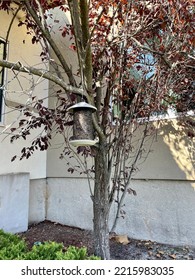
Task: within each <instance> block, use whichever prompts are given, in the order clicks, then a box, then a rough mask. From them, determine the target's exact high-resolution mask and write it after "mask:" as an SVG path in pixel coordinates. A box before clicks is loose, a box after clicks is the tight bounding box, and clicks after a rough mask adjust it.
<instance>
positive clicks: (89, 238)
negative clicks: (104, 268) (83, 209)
mask: <svg viewBox="0 0 195 280" xmlns="http://www.w3.org/2000/svg"><path fill="white" fill-rule="evenodd" d="M19 235H20V236H22V237H24V238H25V240H26V241H27V243H28V246H29V248H31V247H32V246H33V244H34V243H35V242H44V241H56V242H62V243H63V244H64V247H65V248H67V247H68V246H77V247H82V246H85V247H87V249H88V253H89V254H93V253H94V251H93V235H92V232H91V231H89V230H83V229H80V228H75V227H69V226H65V225H61V224H58V223H53V222H50V221H44V222H41V223H39V224H35V225H31V226H30V227H29V229H28V230H27V231H26V232H23V233H20V234H19ZM110 251H111V258H112V259H115V260H173V259H176V260H193V259H195V248H191V247H186V246H183V247H182V246H180V247H178V246H177V247H176V246H171V245H166V244H160V243H156V242H152V241H150V240H148V241H146V240H135V239H130V238H129V244H127V245H123V244H121V243H118V242H117V241H116V240H115V238H111V239H110Z"/></svg>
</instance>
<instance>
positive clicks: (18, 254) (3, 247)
mask: <svg viewBox="0 0 195 280" xmlns="http://www.w3.org/2000/svg"><path fill="white" fill-rule="evenodd" d="M26 252H27V245H26V243H25V241H24V240H23V239H21V238H20V237H18V236H17V235H14V234H11V233H5V232H4V231H3V230H0V260H20V259H23V257H24V255H25V253H26Z"/></svg>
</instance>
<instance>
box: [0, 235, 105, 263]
mask: <svg viewBox="0 0 195 280" xmlns="http://www.w3.org/2000/svg"><path fill="white" fill-rule="evenodd" d="M0 260H100V258H98V257H96V256H94V255H92V256H88V255H87V248H85V247H82V248H77V247H74V246H70V247H68V248H67V250H66V251H64V247H63V244H62V243H57V242H51V241H47V242H44V243H40V242H37V245H34V246H33V247H32V249H31V250H28V249H27V244H26V242H25V241H24V240H23V239H22V238H20V237H18V236H17V235H14V234H11V233H5V232H4V231H3V230H0Z"/></svg>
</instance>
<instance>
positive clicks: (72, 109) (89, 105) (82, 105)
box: [67, 101, 97, 112]
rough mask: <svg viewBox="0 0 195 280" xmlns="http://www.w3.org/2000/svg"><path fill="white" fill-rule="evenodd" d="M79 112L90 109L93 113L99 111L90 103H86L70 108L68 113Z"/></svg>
mask: <svg viewBox="0 0 195 280" xmlns="http://www.w3.org/2000/svg"><path fill="white" fill-rule="evenodd" d="M76 109H77V110H78V109H88V110H92V111H93V112H95V111H97V108H96V107H95V106H93V105H91V104H89V103H86V102H84V101H82V102H79V103H76V104H74V105H72V106H70V107H69V108H68V109H67V110H68V111H74V110H76Z"/></svg>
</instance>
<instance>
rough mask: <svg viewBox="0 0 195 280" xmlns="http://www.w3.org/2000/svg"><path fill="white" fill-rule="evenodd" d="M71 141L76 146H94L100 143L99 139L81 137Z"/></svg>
mask: <svg viewBox="0 0 195 280" xmlns="http://www.w3.org/2000/svg"><path fill="white" fill-rule="evenodd" d="M69 143H70V144H71V145H72V146H74V147H79V146H94V145H95V144H97V143H98V140H97V139H95V140H90V139H79V140H70V141H69Z"/></svg>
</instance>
